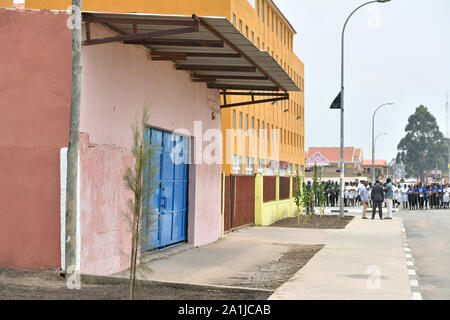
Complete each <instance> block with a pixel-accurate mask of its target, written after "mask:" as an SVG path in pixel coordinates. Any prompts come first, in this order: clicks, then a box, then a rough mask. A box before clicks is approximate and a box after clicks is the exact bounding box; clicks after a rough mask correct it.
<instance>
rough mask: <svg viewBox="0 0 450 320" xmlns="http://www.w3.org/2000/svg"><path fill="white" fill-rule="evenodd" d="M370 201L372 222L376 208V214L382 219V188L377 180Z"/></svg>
mask: <svg viewBox="0 0 450 320" xmlns="http://www.w3.org/2000/svg"><path fill="white" fill-rule="evenodd" d="M372 201H373V207H372V220H373V219H375V214H376V212H377V208H378V213H379V215H380V219H383V201H384V188H383V186H382V185H381V184H380V181H378V180H377V182H376V183H375V185H374V186H373V188H372Z"/></svg>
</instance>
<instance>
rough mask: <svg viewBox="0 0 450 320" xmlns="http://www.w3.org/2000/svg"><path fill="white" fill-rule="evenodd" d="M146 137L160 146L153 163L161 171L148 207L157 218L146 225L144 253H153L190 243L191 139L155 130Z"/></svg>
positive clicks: (149, 131)
mask: <svg viewBox="0 0 450 320" xmlns="http://www.w3.org/2000/svg"><path fill="white" fill-rule="evenodd" d="M146 135H147V138H148V140H147V141H149V142H150V143H151V144H153V145H158V149H157V152H156V158H157V159H155V161H154V162H153V163H154V165H156V166H157V168H158V173H157V174H156V178H155V179H156V181H155V182H156V183H157V188H156V190H155V194H154V197H153V199H151V200H150V201H149V203H148V204H147V205H149V206H151V208H153V210H154V215H153V216H154V219H152V223H151V225H147V226H146V230H144V233H146V235H147V236H146V237H144V239H146V240H145V241H144V242H143V243H142V246H143V249H144V250H151V249H155V248H161V247H166V246H169V245H171V244H175V243H178V242H182V241H186V229H187V208H188V206H187V203H188V199H187V197H188V170H189V169H188V164H187V159H188V150H189V138H187V137H183V136H180V135H176V134H173V133H169V132H165V131H161V130H158V129H154V128H148V129H147V131H146Z"/></svg>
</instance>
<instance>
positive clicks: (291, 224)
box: [270, 215, 354, 229]
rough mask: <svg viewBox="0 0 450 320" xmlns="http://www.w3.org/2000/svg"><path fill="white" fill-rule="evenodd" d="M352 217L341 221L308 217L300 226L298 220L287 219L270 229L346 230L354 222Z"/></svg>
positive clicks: (331, 218)
mask: <svg viewBox="0 0 450 320" xmlns="http://www.w3.org/2000/svg"><path fill="white" fill-rule="evenodd" d="M353 218H354V217H352V216H345V217H344V218H343V219H341V218H340V217H339V216H335V215H333V216H326V215H324V216H318V215H314V216H307V217H304V216H303V217H301V220H300V224H299V223H298V218H297V217H294V218H286V219H283V220H279V221H277V222H275V223H274V224H272V225H270V227H281V228H305V229H345V227H346V226H347V224H349V223H350V221H352V220H353Z"/></svg>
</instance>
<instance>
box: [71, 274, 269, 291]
mask: <svg viewBox="0 0 450 320" xmlns="http://www.w3.org/2000/svg"><path fill="white" fill-rule="evenodd" d="M80 279H81V282H82V283H84V284H94V285H95V284H98V285H101V284H129V281H130V279H129V278H128V277H118V276H98V275H92V274H82V275H80ZM136 284H138V285H140V286H142V287H150V288H151V287H155V286H157V285H162V284H163V285H166V286H168V287H172V288H196V289H225V290H240V291H244V290H245V291H259V292H272V293H273V292H274V291H275V290H269V289H257V288H246V287H234V286H224V285H208V284H191V283H181V282H171V281H156V280H141V279H136Z"/></svg>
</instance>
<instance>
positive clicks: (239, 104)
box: [220, 93, 289, 109]
mask: <svg viewBox="0 0 450 320" xmlns="http://www.w3.org/2000/svg"><path fill="white" fill-rule="evenodd" d="M248 94H249V95H251V93H248ZM225 97H226V95H224V102H225V103H224V104H223V105H221V106H220V108H221V109H225V108H234V107H240V106H248V105H252V104H260V103H268V102H276V101H283V100H289V95H286V96H284V97H280V98H272V99H264V100H254V99H252V101H247V102H239V103H231V104H227V103H226V99H225Z"/></svg>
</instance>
